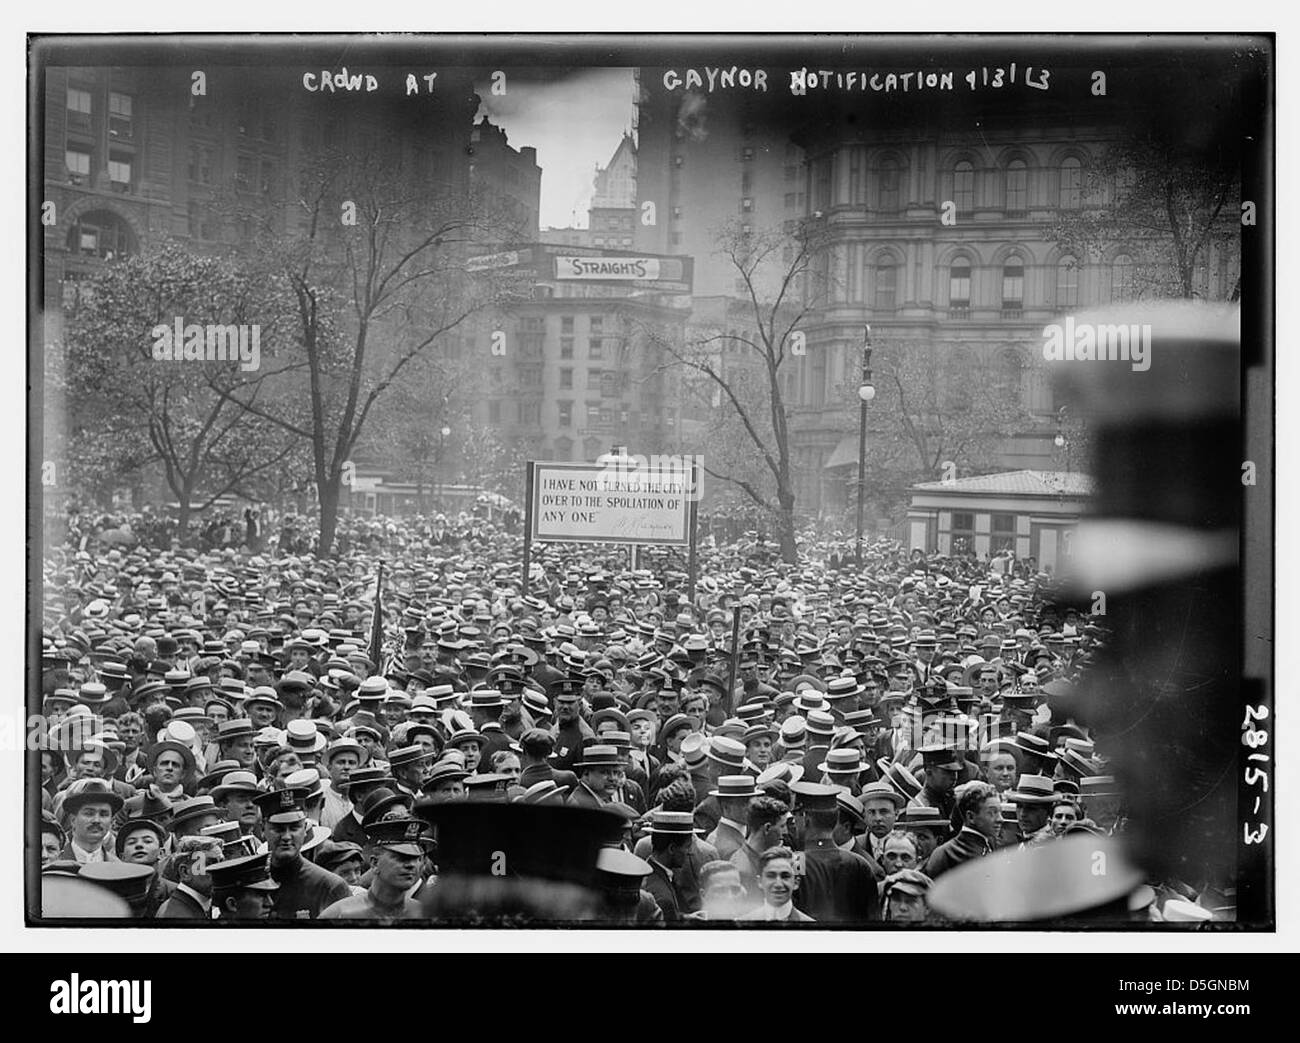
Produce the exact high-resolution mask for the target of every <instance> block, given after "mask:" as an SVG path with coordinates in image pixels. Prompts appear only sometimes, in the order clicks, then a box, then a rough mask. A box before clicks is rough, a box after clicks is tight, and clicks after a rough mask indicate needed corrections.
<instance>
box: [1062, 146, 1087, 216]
mask: <svg viewBox="0 0 1300 1043" xmlns="http://www.w3.org/2000/svg"><path fill="white" fill-rule="evenodd" d="M1082 197H1083V164H1082V163H1080V162H1079V161H1078V159H1076V158H1075V157H1074V156H1067V157H1066V158H1065V159H1064V160H1063V161H1062V162H1061V188H1060V205H1061V209H1062V210H1077V209H1078V208H1079V202H1080V200H1081V199H1082Z"/></svg>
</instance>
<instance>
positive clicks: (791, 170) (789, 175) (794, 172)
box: [782, 166, 799, 181]
mask: <svg viewBox="0 0 1300 1043" xmlns="http://www.w3.org/2000/svg"><path fill="white" fill-rule="evenodd" d="M782 173H783V175H784V177H785V179H786V180H787V181H794V180H796V179H798V177H799V168H798V167H791V166H787V167H785V168H784V170H783V172H782Z"/></svg>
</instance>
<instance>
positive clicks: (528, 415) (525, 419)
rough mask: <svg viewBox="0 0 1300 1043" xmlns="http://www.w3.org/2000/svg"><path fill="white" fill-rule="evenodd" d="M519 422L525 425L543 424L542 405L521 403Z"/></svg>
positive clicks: (538, 403)
mask: <svg viewBox="0 0 1300 1043" xmlns="http://www.w3.org/2000/svg"><path fill="white" fill-rule="evenodd" d="M519 422H520V423H523V424H540V423H541V422H542V404H541V403H540V402H520V403H519Z"/></svg>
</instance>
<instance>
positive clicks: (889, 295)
mask: <svg viewBox="0 0 1300 1043" xmlns="http://www.w3.org/2000/svg"><path fill="white" fill-rule="evenodd" d="M897 281H898V269H897V268H896V267H894V262H893V261H892V260H886V261H883V262H881V263H880V264H878V265H876V293H875V299H874V300H873V302H872V307H873V308H875V310H876V311H893V310H894V297H895V290H896V288H897Z"/></svg>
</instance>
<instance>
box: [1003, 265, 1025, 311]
mask: <svg viewBox="0 0 1300 1043" xmlns="http://www.w3.org/2000/svg"><path fill="white" fill-rule="evenodd" d="M1024 306H1025V262H1024V261H1023V260H1021V258H1020V257H1019V256H1018V255H1016V254H1012V256H1010V257H1008V258H1007V260H1006V263H1005V264H1003V266H1002V317H1003V318H1004V319H1018V318H1020V317H1021V316H1022V315H1023V314H1024V311H1023V309H1024Z"/></svg>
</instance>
